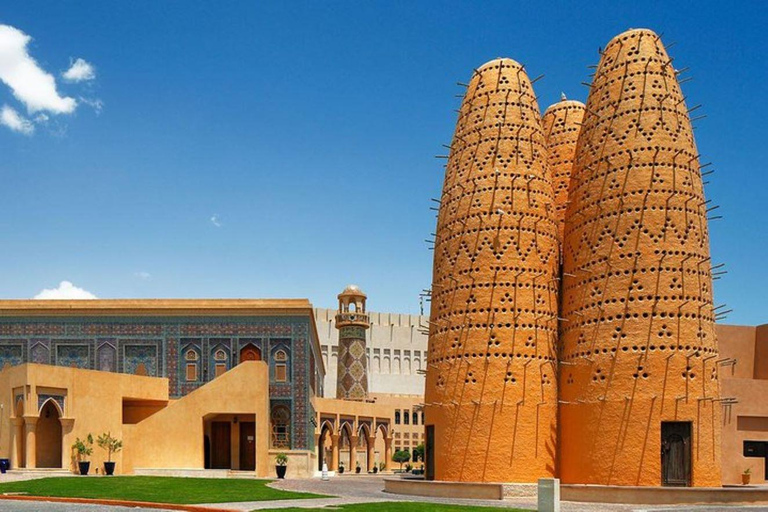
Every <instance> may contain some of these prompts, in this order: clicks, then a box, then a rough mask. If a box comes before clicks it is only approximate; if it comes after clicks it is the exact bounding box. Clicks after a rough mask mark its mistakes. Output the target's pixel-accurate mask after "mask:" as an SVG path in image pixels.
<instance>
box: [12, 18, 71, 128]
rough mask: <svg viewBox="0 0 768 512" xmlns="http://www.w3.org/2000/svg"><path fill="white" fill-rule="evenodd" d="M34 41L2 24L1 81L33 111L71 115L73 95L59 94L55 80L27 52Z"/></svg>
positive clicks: (30, 111) (32, 112) (28, 109)
mask: <svg viewBox="0 0 768 512" xmlns="http://www.w3.org/2000/svg"><path fill="white" fill-rule="evenodd" d="M31 40H32V38H31V37H29V36H28V35H27V34H25V33H24V32H22V31H21V30H18V29H16V28H14V27H11V26H9V25H0V80H2V81H3V82H4V83H5V84H6V85H7V86H8V87H10V88H11V91H13V95H14V96H15V97H16V99H18V100H19V101H20V102H22V103H23V104H24V105H25V106H26V107H27V111H28V112H29V113H30V114H34V113H35V112H39V111H42V110H47V111H49V112H52V113H54V114H71V113H72V112H74V110H75V108H76V107H77V101H75V99H74V98H68V97H65V96H60V95H59V93H58V91H57V90H56V80H55V79H54V78H53V75H51V74H50V73H47V72H46V71H45V70H43V69H42V68H41V67H40V66H38V64H37V61H35V59H33V58H32V57H31V56H30V55H29V53H27V44H28V43H29V42H30V41H31Z"/></svg>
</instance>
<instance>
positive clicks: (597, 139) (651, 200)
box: [560, 30, 722, 486]
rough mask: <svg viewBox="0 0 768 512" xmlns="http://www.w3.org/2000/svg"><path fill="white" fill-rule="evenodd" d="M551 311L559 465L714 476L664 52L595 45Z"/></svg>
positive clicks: (693, 229) (716, 425)
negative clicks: (557, 353) (596, 57)
mask: <svg viewBox="0 0 768 512" xmlns="http://www.w3.org/2000/svg"><path fill="white" fill-rule="evenodd" d="M568 201H569V204H568V209H567V213H566V220H565V239H564V241H563V258H564V260H563V288H562V289H563V296H562V309H561V312H560V316H561V317H562V318H563V321H562V323H561V324H560V344H561V346H562V353H561V360H560V372H561V374H560V404H561V405H560V426H561V428H560V478H561V479H562V481H563V482H564V483H569V484H570V483H578V484H598V485H630V486H637V485H646V486H658V485H662V484H666V485H693V486H719V485H720V428H721V419H720V416H721V407H722V406H721V404H720V401H719V389H718V388H719V386H718V380H717V378H718V375H717V374H718V362H717V361H718V350H717V340H716V339H715V324H714V316H715V315H714V311H713V306H712V272H711V267H712V261H711V259H710V253H709V235H708V231H707V203H708V201H707V200H706V199H705V198H704V190H703V185H702V179H701V167H700V165H699V157H698V151H697V150H696V145H695V143H694V139H693V130H692V128H691V122H690V119H689V118H688V109H687V107H686V105H685V97H684V96H683V94H682V92H681V91H680V86H679V84H678V82H677V76H676V71H675V69H674V68H673V66H672V59H670V58H669V55H667V52H666V50H665V49H664V46H663V45H662V43H661V40H660V38H659V36H658V35H656V34H655V33H653V32H652V31H650V30H630V31H629V32H625V33H623V34H620V35H618V36H616V37H614V38H613V39H612V40H611V42H610V43H608V45H607V46H606V47H605V49H604V50H603V51H602V52H601V58H600V65H599V66H598V68H597V71H596V73H595V77H594V80H593V82H592V87H591V89H590V92H589V98H588V100H587V107H586V113H585V116H584V122H583V124H582V128H581V133H580V135H579V141H578V144H577V149H576V155H575V159H574V165H573V174H572V176H571V185H570V190H569V197H568Z"/></svg>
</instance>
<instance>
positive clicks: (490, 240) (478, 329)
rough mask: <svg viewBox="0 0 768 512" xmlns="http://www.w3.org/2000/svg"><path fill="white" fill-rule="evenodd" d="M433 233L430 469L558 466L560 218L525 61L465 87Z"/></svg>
mask: <svg viewBox="0 0 768 512" xmlns="http://www.w3.org/2000/svg"><path fill="white" fill-rule="evenodd" d="M436 235H437V236H436V240H435V260H434V274H433V287H432V307H431V315H430V318H431V320H430V336H429V361H428V369H427V383H426V397H425V402H426V406H425V408H426V433H427V449H428V451H430V447H431V446H432V445H433V448H432V449H431V452H432V453H433V454H434V468H433V470H432V468H431V467H430V466H431V463H429V462H428V467H427V469H428V472H430V473H431V474H430V475H428V476H431V477H434V478H436V479H438V480H458V481H493V482H535V481H536V480H537V479H538V478H540V477H551V476H552V475H553V474H554V472H555V459H554V457H555V447H556V417H557V382H556V354H555V349H554V344H555V339H556V335H557V333H556V330H557V288H558V285H557V279H556V278H557V269H558V248H557V225H556V222H555V216H554V199H553V190H552V181H551V176H550V173H549V172H548V170H547V165H546V149H545V143H544V135H543V131H542V127H541V117H540V114H539V109H538V105H537V103H536V99H535V96H534V93H533V90H532V87H531V82H530V80H529V79H528V76H527V75H526V73H525V71H524V70H523V69H522V67H521V66H520V65H519V64H518V63H516V62H514V61H512V60H509V59H498V60H494V61H491V62H489V63H487V64H485V65H483V66H482V67H480V68H479V69H477V70H476V71H475V73H474V75H473V76H472V79H471V81H470V83H469V86H468V88H467V93H466V96H465V98H464V101H463V104H462V106H461V110H460V113H459V119H458V122H457V126H456V132H455V135H454V138H453V142H452V145H451V153H450V157H449V160H448V165H447V169H446V174H445V182H444V185H443V193H442V198H441V206H440V213H439V216H438V222H437V231H436Z"/></svg>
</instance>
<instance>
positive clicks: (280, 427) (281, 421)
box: [271, 405, 291, 449]
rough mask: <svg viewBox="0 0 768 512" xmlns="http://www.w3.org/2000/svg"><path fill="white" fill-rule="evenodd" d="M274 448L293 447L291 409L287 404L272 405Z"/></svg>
mask: <svg viewBox="0 0 768 512" xmlns="http://www.w3.org/2000/svg"><path fill="white" fill-rule="evenodd" d="M271 420H272V448H285V449H290V448H291V410H290V409H289V408H288V407H287V406H285V405H275V406H274V407H272V414H271Z"/></svg>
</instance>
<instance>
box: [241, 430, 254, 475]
mask: <svg viewBox="0 0 768 512" xmlns="http://www.w3.org/2000/svg"><path fill="white" fill-rule="evenodd" d="M240 469H241V470H243V471H253V470H254V469H256V423H254V422H253V421H241V422H240Z"/></svg>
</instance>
